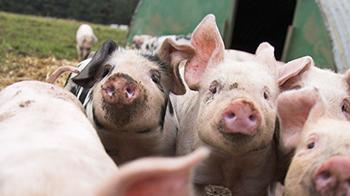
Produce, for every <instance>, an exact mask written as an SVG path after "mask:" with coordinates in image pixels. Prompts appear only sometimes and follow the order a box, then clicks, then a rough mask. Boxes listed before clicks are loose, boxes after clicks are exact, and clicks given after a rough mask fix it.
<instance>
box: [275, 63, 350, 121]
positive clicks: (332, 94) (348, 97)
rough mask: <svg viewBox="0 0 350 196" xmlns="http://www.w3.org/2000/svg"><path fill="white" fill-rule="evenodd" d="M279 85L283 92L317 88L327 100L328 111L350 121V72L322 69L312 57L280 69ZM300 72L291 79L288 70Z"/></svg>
mask: <svg viewBox="0 0 350 196" xmlns="http://www.w3.org/2000/svg"><path fill="white" fill-rule="evenodd" d="M280 68H281V69H280V74H281V75H280V80H279V85H280V86H281V87H282V88H283V90H284V91H285V90H289V89H300V88H304V87H309V88H317V89H318V91H319V93H320V94H321V95H322V97H323V98H324V99H325V100H324V101H325V106H326V107H327V111H328V112H330V113H331V114H332V115H333V116H336V117H337V118H339V119H344V120H350V92H349V88H350V70H348V71H346V72H345V73H344V74H339V73H335V72H333V71H331V70H327V69H320V68H318V67H316V66H315V63H314V61H313V59H312V57H310V56H305V57H302V58H298V59H295V60H293V61H290V62H288V63H287V64H286V65H282V66H281V67H280ZM291 68H293V69H295V68H297V69H298V70H299V74H298V75H297V76H292V77H290V75H289V74H290V73H291V72H290V71H289V70H288V69H291Z"/></svg>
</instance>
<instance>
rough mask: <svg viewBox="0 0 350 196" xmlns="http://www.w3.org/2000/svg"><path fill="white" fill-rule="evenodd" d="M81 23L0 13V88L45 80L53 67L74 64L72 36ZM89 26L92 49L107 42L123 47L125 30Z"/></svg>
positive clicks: (61, 80)
mask: <svg viewBox="0 0 350 196" xmlns="http://www.w3.org/2000/svg"><path fill="white" fill-rule="evenodd" d="M82 23H86V22H82V21H75V20H63V19H55V18H47V17H36V16H28V15H18V14H12V13H6V12H0V89H2V88H4V87H5V86H7V85H9V84H12V83H14V82H16V81H21V80H28V79H35V80H45V78H46V76H47V74H49V73H51V72H52V71H53V70H55V69H56V68H57V67H59V66H62V65H75V64H77V63H78V62H77V60H76V58H77V54H76V49H75V33H76V30H77V29H78V27H79V25H80V24H82ZM89 24H90V25H91V26H92V28H93V29H94V32H95V34H96V36H97V38H98V43H97V44H95V46H94V48H93V50H96V49H97V48H98V46H100V45H101V44H102V42H103V41H105V40H107V39H113V40H114V41H116V42H117V43H118V44H119V45H124V44H125V41H126V36H127V32H126V31H121V30H116V29H112V28H110V27H109V26H106V25H99V24H91V23H89ZM64 80H65V78H64V77H62V78H60V81H59V84H63V81H64Z"/></svg>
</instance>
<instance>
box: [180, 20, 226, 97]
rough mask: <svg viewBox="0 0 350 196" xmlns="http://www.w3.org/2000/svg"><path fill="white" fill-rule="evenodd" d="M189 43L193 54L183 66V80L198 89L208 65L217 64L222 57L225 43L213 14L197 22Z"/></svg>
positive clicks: (191, 87) (192, 87)
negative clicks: (192, 48)
mask: <svg viewBox="0 0 350 196" xmlns="http://www.w3.org/2000/svg"><path fill="white" fill-rule="evenodd" d="M191 44H192V45H193V47H194V48H195V54H194V55H193V57H192V58H191V59H190V60H189V61H188V63H187V64H186V66H185V80H186V83H187V85H188V87H189V88H190V89H192V90H198V88H199V83H200V80H201V79H202V76H203V74H204V72H205V70H206V69H207V67H208V65H209V64H212V65H215V64H218V63H219V62H221V61H222V60H223V58H224V53H225V45H224V42H223V41H222V38H221V35H220V32H219V29H218V27H217V25H216V22H215V16H214V15H212V14H209V15H207V16H206V17H205V18H204V19H203V20H202V21H201V22H200V23H199V25H198V26H197V27H196V29H195V30H194V32H193V33H192V38H191Z"/></svg>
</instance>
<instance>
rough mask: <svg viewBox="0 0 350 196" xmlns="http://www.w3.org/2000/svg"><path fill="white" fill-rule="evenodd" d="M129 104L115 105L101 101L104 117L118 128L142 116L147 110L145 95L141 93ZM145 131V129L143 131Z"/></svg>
mask: <svg viewBox="0 0 350 196" xmlns="http://www.w3.org/2000/svg"><path fill="white" fill-rule="evenodd" d="M142 94H143V97H139V98H138V99H137V100H135V102H134V103H132V104H131V105H116V104H109V103H106V102H103V103H102V109H103V111H105V116H104V118H105V119H108V121H110V122H112V123H113V125H114V126H116V127H118V128H122V127H125V126H127V125H129V124H130V123H132V122H133V121H134V120H136V119H138V118H142V116H143V114H144V112H145V111H147V110H148V105H147V96H146V95H145V93H142ZM145 132H147V131H145Z"/></svg>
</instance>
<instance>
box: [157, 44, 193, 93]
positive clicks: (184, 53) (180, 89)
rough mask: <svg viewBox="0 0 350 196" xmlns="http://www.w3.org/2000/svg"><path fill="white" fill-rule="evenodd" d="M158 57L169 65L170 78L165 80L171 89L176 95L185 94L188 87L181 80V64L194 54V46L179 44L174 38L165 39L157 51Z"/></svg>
mask: <svg viewBox="0 0 350 196" xmlns="http://www.w3.org/2000/svg"><path fill="white" fill-rule="evenodd" d="M156 53H157V55H158V57H159V58H160V59H161V60H162V61H164V62H166V64H167V65H169V68H170V69H169V72H168V73H169V75H170V77H171V79H170V80H166V81H164V82H165V83H169V82H170V83H169V84H168V86H169V89H170V91H171V92H173V93H174V94H176V95H183V94H185V92H186V88H185V86H184V84H183V82H182V80H181V76H180V73H179V65H180V62H182V61H183V60H188V59H190V58H191V57H192V56H193V54H194V48H193V47H192V46H191V45H190V44H181V45H180V44H177V43H175V42H174V41H173V40H172V39H170V38H167V39H165V40H164V41H163V43H162V45H161V46H160V48H159V49H158V50H157V51H156Z"/></svg>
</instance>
